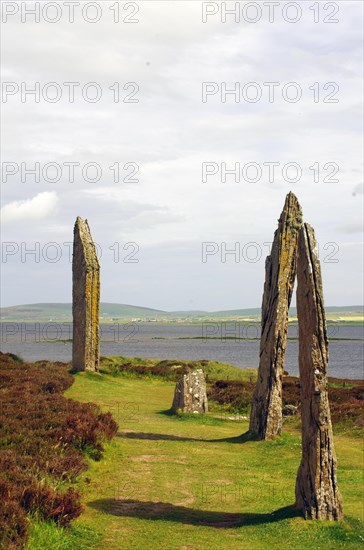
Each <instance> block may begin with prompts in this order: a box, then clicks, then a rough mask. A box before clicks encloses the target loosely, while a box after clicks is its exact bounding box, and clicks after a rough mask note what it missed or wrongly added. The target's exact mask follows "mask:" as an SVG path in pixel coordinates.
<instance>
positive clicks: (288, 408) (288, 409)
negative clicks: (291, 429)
mask: <svg viewBox="0 0 364 550" xmlns="http://www.w3.org/2000/svg"><path fill="white" fill-rule="evenodd" d="M282 412H283V416H295V415H296V414H297V412H298V407H295V405H285V406H284V407H283V411H282Z"/></svg>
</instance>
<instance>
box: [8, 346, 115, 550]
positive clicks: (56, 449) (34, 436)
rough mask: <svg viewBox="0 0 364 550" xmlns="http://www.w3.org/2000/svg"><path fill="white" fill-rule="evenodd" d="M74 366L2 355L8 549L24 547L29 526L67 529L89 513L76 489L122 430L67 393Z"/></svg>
mask: <svg viewBox="0 0 364 550" xmlns="http://www.w3.org/2000/svg"><path fill="white" fill-rule="evenodd" d="M69 368H70V365H67V364H64V363H58V362H53V363H51V362H46V361H38V362H37V363H32V364H31V363H26V362H22V361H20V360H19V359H18V358H17V357H16V356H13V355H11V354H1V356H0V497H1V498H0V547H2V548H22V547H23V545H24V543H25V541H26V539H27V534H28V525H29V521H28V519H29V518H30V517H33V518H37V519H38V520H46V521H53V522H55V524H57V525H58V526H61V527H67V526H68V525H69V524H70V522H71V521H72V520H73V519H75V518H77V517H78V516H79V515H80V514H81V512H82V505H81V496H80V494H79V492H78V491H77V490H76V489H75V488H74V487H73V486H72V484H73V483H74V482H75V480H76V478H77V476H79V474H80V473H81V472H84V471H85V470H87V468H88V457H89V458H91V459H94V460H100V459H101V458H102V454H103V451H104V447H103V443H104V442H105V441H106V440H110V439H111V438H112V437H113V436H114V435H115V433H116V431H117V424H116V423H115V421H114V420H113V418H112V416H111V414H110V413H101V410H100V408H99V407H98V406H97V405H95V404H94V403H79V402H77V401H74V400H72V399H67V398H66V397H64V396H63V395H62V394H63V392H64V391H65V390H66V389H68V388H70V386H71V385H72V384H73V380H74V378H73V376H72V375H71V374H70V373H69Z"/></svg>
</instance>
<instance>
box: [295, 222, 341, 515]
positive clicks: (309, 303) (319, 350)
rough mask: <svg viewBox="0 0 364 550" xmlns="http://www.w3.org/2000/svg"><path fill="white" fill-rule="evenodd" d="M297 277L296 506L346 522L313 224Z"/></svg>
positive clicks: (305, 233) (302, 241) (302, 245)
mask: <svg viewBox="0 0 364 550" xmlns="http://www.w3.org/2000/svg"><path fill="white" fill-rule="evenodd" d="M297 276H298V286H297V316H298V322H299V368H300V379H301V416H302V460H301V464H300V467H299V470H298V474H297V480H296V506H297V507H298V508H301V509H302V510H303V513H304V515H305V518H312V519H328V520H340V519H342V517H343V511H342V500H341V496H340V493H339V489H338V486H337V480H336V456H335V450H334V441H333V434H332V426H331V417H330V406H329V399H328V383H327V376H326V372H327V364H328V341H327V334H326V319H325V310H324V301H323V291H322V280H321V268H320V261H319V259H318V252H317V245H316V240H315V234H314V230H313V229H312V227H310V226H309V225H308V224H304V225H303V227H302V229H301V231H300V234H299V248H298V267H297Z"/></svg>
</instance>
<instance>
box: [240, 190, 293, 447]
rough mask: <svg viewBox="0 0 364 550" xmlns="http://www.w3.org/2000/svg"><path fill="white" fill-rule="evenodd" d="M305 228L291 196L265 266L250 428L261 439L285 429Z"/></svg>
mask: <svg viewBox="0 0 364 550" xmlns="http://www.w3.org/2000/svg"><path fill="white" fill-rule="evenodd" d="M301 225H302V212H301V207H300V205H299V203H298V200H297V198H296V197H295V195H294V194H293V193H289V194H288V195H287V197H286V202H285V205H284V208H283V212H282V214H281V217H280V218H279V220H278V229H277V230H276V232H275V234H274V240H273V245H272V251H271V254H270V256H268V257H267V259H266V263H265V284H264V294H263V303H262V332H261V340H260V361H259V371H258V380H257V384H256V387H255V391H254V396H253V401H252V406H251V414H250V427H249V431H250V433H251V434H252V435H255V436H257V437H258V438H259V439H268V438H271V437H273V436H275V435H279V434H280V433H281V430H282V378H283V370H284V355H285V351H286V343H287V330H288V309H289V306H290V303H291V298H292V292H293V286H294V280H295V276H296V258H297V247H298V231H299V229H300V227H301Z"/></svg>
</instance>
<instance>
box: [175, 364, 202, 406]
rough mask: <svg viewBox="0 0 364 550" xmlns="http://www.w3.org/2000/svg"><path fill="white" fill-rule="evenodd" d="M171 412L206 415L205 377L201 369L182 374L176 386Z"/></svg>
mask: <svg viewBox="0 0 364 550" xmlns="http://www.w3.org/2000/svg"><path fill="white" fill-rule="evenodd" d="M172 411H174V412H177V411H182V412H184V413H207V412H208V405H207V395H206V382H205V375H204V373H203V370H202V369H197V370H194V371H192V372H189V373H188V374H184V375H183V377H182V378H180V379H179V380H178V382H177V384H176V388H175V391H174V398H173V404H172Z"/></svg>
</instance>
